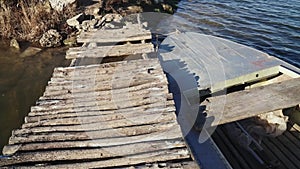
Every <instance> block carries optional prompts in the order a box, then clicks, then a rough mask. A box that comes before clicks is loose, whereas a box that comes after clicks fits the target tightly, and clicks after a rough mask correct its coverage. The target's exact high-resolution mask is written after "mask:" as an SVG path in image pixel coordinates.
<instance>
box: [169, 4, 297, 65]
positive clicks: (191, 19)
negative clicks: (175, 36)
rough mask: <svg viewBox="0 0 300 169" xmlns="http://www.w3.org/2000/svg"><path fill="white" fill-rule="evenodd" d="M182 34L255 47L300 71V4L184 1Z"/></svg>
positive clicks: (180, 10)
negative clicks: (193, 34) (200, 35)
mask: <svg viewBox="0 0 300 169" xmlns="http://www.w3.org/2000/svg"><path fill="white" fill-rule="evenodd" d="M175 18H176V19H175V20H176V22H177V23H176V24H177V25H180V26H178V27H179V28H180V30H188V31H196V32H201V33H204V34H209V35H215V36H219V37H223V38H225V39H229V40H232V41H235V42H238V43H241V44H244V45H247V46H251V47H254V48H256V49H258V50H261V51H263V52H266V53H268V54H270V55H272V56H276V57H278V58H280V59H282V60H285V61H287V62H289V63H291V64H293V65H295V66H297V67H300V50H299V49H300V1H299V0H277V1H271V0H256V1H253V0H182V1H181V2H180V3H179V8H178V10H177V12H176V14H175Z"/></svg>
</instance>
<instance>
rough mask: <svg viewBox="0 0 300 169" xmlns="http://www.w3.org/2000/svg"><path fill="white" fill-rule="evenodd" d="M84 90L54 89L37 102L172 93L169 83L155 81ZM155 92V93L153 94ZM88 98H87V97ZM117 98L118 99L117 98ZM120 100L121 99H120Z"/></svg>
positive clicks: (78, 100) (83, 100)
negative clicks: (121, 87) (120, 87)
mask: <svg viewBox="0 0 300 169" xmlns="http://www.w3.org/2000/svg"><path fill="white" fill-rule="evenodd" d="M83 91H84V92H82V91H73V90H72V89H66V90H61V93H59V91H53V92H49V93H47V95H46V94H45V96H41V97H40V98H39V100H38V101H37V102H36V104H37V105H38V106H42V105H53V104H60V103H64V104H67V103H75V102H77V103H78V102H89V101H96V100H97V101H100V100H111V99H113V98H114V99H116V98H117V97H120V98H123V97H127V98H129V97H131V98H132V97H134V96H137V95H138V94H139V93H140V97H141V98H142V97H145V96H152V95H153V96H154V95H163V96H164V97H166V98H169V97H170V96H169V95H170V94H168V89H167V84H166V83H165V84H159V85H156V84H155V83H147V84H142V85H138V86H134V87H128V88H123V89H119V90H104V91H103V90H101V91H99V90H97V89H95V90H92V89H88V90H83ZM152 92H153V94H152ZM85 98H86V99H85ZM116 100H117V99H116ZM119 100H120V99H119Z"/></svg>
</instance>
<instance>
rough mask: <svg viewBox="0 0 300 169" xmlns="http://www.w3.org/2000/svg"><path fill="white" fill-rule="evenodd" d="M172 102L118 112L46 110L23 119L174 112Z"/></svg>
mask: <svg viewBox="0 0 300 169" xmlns="http://www.w3.org/2000/svg"><path fill="white" fill-rule="evenodd" d="M174 108H175V107H174V101H173V100H169V101H167V102H154V103H152V104H146V105H142V106H138V107H129V108H124V109H120V110H101V109H99V108H97V107H95V108H92V107H88V108H86V110H82V111H78V110H76V109H72V110H70V111H61V110H59V111H53V110H48V111H45V112H42V113H41V112H30V113H29V114H28V116H27V117H25V123H32V122H39V121H43V120H51V119H60V118H70V117H79V118H80V117H88V116H103V118H105V117H104V116H106V115H107V117H110V116H112V115H119V114H124V115H127V114H130V113H135V112H145V113H147V112H152V111H156V110H160V109H162V110H164V109H167V110H168V111H169V110H174Z"/></svg>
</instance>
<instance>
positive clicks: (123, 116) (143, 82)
mask: <svg viewBox="0 0 300 169" xmlns="http://www.w3.org/2000/svg"><path fill="white" fill-rule="evenodd" d="M133 30H134V33H133ZM149 39H150V40H151V33H150V32H149V31H146V30H145V29H143V28H141V27H140V26H139V25H138V26H137V25H134V26H132V27H129V28H122V29H114V30H95V31H94V32H88V33H86V32H83V33H82V34H81V35H80V36H79V39H78V41H79V42H84V45H83V47H76V48H71V49H69V51H68V52H67V55H66V57H67V58H68V59H73V65H75V66H70V67H59V68H55V70H54V72H53V75H52V78H51V80H50V81H49V82H48V85H47V87H46V89H45V92H44V94H43V96H41V97H40V98H39V100H38V101H37V102H36V105H35V106H33V107H31V111H30V113H29V114H28V116H26V117H25V123H24V124H23V125H22V127H21V128H19V129H16V130H14V131H13V132H12V136H11V137H10V139H9V144H8V145H7V146H5V147H4V149H3V154H4V155H5V156H4V157H2V158H1V159H0V166H1V167H5V168H132V167H133V168H134V167H137V168H155V167H162V168H172V167H176V168H197V164H196V163H194V161H193V160H192V155H191V154H190V152H189V151H188V148H187V146H186V144H185V141H184V138H183V136H182V134H181V133H182V132H181V128H180V126H179V125H178V123H177V119H176V115H175V106H174V101H173V100H172V94H170V93H169V91H168V81H167V79H166V76H165V74H164V72H163V70H162V68H161V65H160V62H159V61H158V59H142V58H141V59H137V60H125V61H119V62H111V63H103V64H92V65H81V66H77V65H76V64H77V63H76V60H77V59H82V58H96V59H102V58H103V57H120V56H125V57H126V56H129V55H136V54H140V55H141V56H147V54H149V53H151V52H153V51H154V48H153V45H152V44H151V43H149V42H147V40H149ZM132 42H134V43H132ZM116 43H118V44H116ZM91 44H92V45H91ZM145 58H146V57H145Z"/></svg>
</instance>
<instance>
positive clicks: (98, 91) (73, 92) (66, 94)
mask: <svg viewBox="0 0 300 169" xmlns="http://www.w3.org/2000/svg"><path fill="white" fill-rule="evenodd" d="M167 85H168V83H167V82H166V81H164V80H162V81H161V82H157V80H155V81H152V82H149V83H143V84H139V85H136V86H130V84H129V83H128V85H127V86H128V87H127V88H126V87H124V88H119V89H117V90H116V89H114V88H113V86H108V87H110V88H113V89H112V90H106V89H105V88H103V87H102V86H101V85H96V84H95V85H93V84H91V86H90V87H89V88H86V87H85V86H83V88H82V89H80V88H79V87H75V89H73V88H72V87H70V88H69V87H66V88H64V87H62V86H58V87H53V88H52V87H51V88H50V90H48V89H46V91H45V92H47V94H46V93H45V94H44V96H41V97H40V98H39V100H40V101H41V102H42V100H50V99H60V100H62V99H73V98H78V99H79V98H81V97H86V95H87V93H90V92H93V94H92V96H94V97H96V96H97V97H101V96H102V97H103V96H105V95H112V94H113V95H116V96H117V95H122V94H126V93H127V94H128V95H130V93H135V92H138V91H143V90H145V92H148V91H155V90H161V91H162V93H163V92H164V90H165V88H166V87H167ZM98 86H99V87H98ZM108 87H107V86H106V88H108ZM76 88H79V89H76ZM58 89H61V90H58Z"/></svg>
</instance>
